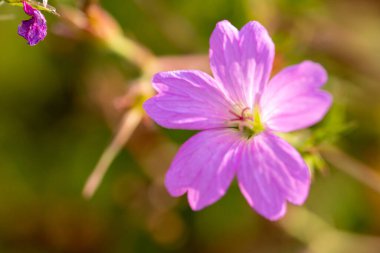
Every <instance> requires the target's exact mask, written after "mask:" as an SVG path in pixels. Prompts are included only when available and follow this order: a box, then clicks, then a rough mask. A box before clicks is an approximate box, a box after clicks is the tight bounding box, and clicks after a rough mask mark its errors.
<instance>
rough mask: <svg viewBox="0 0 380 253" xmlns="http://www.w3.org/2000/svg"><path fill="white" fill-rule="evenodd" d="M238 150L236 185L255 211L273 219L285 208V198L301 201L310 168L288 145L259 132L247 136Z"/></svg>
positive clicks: (308, 180)
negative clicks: (246, 139) (249, 136)
mask: <svg viewBox="0 0 380 253" xmlns="http://www.w3.org/2000/svg"><path fill="white" fill-rule="evenodd" d="M241 152H242V155H241V163H240V167H239V169H238V171H237V177H238V181H239V187H240V190H241V192H242V193H243V195H244V197H245V198H246V200H247V201H248V203H249V205H250V206H251V207H252V208H254V209H255V210H256V211H257V212H258V213H259V214H261V215H263V216H264V217H266V218H267V219H269V220H277V219H279V218H281V217H282V216H283V215H284V214H285V212H286V200H288V201H289V202H291V203H293V204H296V205H301V204H302V203H303V202H304V201H305V199H306V197H307V195H308V191H309V186H310V172H309V170H308V168H307V166H306V164H305V162H304V161H303V159H302V157H301V155H300V154H299V153H298V152H297V151H296V150H295V149H294V148H293V147H292V146H291V145H289V144H288V143H286V142H285V141H284V140H282V139H281V138H279V137H278V136H275V135H273V134H271V133H268V132H263V133H262V134H260V135H258V136H255V137H253V138H251V139H250V140H249V141H248V143H247V144H246V145H244V146H243V147H242V151H241Z"/></svg>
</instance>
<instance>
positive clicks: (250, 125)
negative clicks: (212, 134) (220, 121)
mask: <svg viewBox="0 0 380 253" xmlns="http://www.w3.org/2000/svg"><path fill="white" fill-rule="evenodd" d="M230 113H231V114H232V115H233V118H232V119H230V120H229V121H228V122H227V126H228V127H230V128H234V129H237V130H239V131H240V132H241V133H242V135H243V136H245V137H247V138H251V137H252V136H255V135H258V134H259V133H261V132H262V131H264V129H265V127H264V124H263V123H262V122H261V118H260V108H259V106H257V105H256V106H254V108H253V110H252V109H251V108H248V107H246V108H243V109H241V107H236V108H235V109H234V110H231V111H230Z"/></svg>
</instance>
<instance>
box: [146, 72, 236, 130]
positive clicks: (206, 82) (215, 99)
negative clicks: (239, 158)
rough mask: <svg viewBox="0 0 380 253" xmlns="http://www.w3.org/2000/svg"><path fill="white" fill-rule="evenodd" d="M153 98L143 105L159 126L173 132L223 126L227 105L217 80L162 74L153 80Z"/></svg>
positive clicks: (194, 74) (195, 74) (198, 74)
mask: <svg viewBox="0 0 380 253" xmlns="http://www.w3.org/2000/svg"><path fill="white" fill-rule="evenodd" d="M153 87H154V88H155V90H156V91H157V92H158V94H157V95H156V96H154V97H153V98H151V99H149V100H147V101H146V102H145V103H144V109H145V111H146V112H147V113H148V115H149V116H150V117H151V118H153V119H154V120H155V121H156V122H157V123H158V124H159V125H161V126H163V127H166V128H176V129H192V130H202V129H212V128H220V127H224V126H225V122H226V120H228V119H229V118H230V117H231V115H230V113H229V111H228V110H229V109H228V108H231V106H230V104H229V103H228V102H227V100H226V98H225V97H224V95H223V94H222V92H221V91H220V90H219V89H218V88H217V84H216V81H215V80H214V79H213V78H212V77H210V76H209V75H207V74H205V73H203V72H201V71H195V70H194V71H171V72H161V73H158V74H156V75H155V76H154V77H153Z"/></svg>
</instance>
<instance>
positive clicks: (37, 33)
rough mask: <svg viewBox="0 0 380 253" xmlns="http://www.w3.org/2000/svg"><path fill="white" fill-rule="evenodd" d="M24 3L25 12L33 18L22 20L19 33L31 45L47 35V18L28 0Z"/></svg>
mask: <svg viewBox="0 0 380 253" xmlns="http://www.w3.org/2000/svg"><path fill="white" fill-rule="evenodd" d="M23 5H24V11H25V13H26V14H27V15H29V16H31V17H32V18H30V19H29V20H24V21H22V22H21V24H20V25H19V27H18V34H19V35H20V36H22V37H24V38H25V39H26V40H27V41H28V44H29V45H30V46H34V45H36V44H37V43H38V42H40V41H41V40H43V39H44V38H45V37H46V35H47V25H46V19H45V17H44V15H43V14H42V13H41V12H40V11H39V10H36V9H34V8H33V7H32V6H30V5H29V4H28V3H27V2H26V1H24V2H23Z"/></svg>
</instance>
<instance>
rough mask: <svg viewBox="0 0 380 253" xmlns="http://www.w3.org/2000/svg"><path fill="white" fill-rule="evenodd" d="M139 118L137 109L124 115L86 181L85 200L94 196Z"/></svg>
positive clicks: (140, 115) (139, 112) (139, 114)
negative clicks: (115, 132)
mask: <svg viewBox="0 0 380 253" xmlns="http://www.w3.org/2000/svg"><path fill="white" fill-rule="evenodd" d="M141 118H142V113H141V110H140V109H138V108H133V109H131V110H129V111H128V112H127V113H126V114H125V115H124V118H123V120H122V122H121V126H120V129H119V131H118V132H117V134H116V136H115V137H114V139H113V140H112V142H111V143H110V145H109V146H108V147H107V148H106V150H105V151H104V153H103V154H102V156H101V157H100V160H99V162H98V163H97V165H96V167H95V169H94V171H93V172H92V173H91V175H90V176H89V178H88V179H87V181H86V184H85V186H84V188H83V192H82V194H83V196H84V197H85V198H87V199H89V198H91V197H92V196H93V195H94V193H95V191H96V189H97V188H98V187H99V184H100V182H101V181H102V179H103V177H104V175H105V173H106V172H107V170H108V168H109V166H110V165H111V163H112V161H113V160H114V159H115V157H116V155H117V154H118V153H119V151H120V150H121V149H122V148H123V146H124V145H125V143H126V142H127V141H128V140H129V138H130V137H131V135H132V133H133V132H134V130H135V129H136V127H137V126H138V125H139V123H140V121H141Z"/></svg>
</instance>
